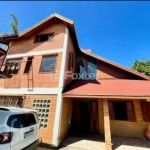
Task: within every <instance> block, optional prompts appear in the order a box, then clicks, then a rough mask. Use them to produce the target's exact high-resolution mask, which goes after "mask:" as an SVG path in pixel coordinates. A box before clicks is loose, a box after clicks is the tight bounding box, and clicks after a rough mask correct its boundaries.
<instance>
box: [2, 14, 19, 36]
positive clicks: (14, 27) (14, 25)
mask: <svg viewBox="0 0 150 150" xmlns="http://www.w3.org/2000/svg"><path fill="white" fill-rule="evenodd" d="M10 16H11V17H12V19H13V22H9V25H10V27H11V28H12V32H13V33H12V34H19V22H18V19H17V17H16V16H15V15H14V14H12V13H10ZM7 35H9V34H8V33H2V36H7Z"/></svg>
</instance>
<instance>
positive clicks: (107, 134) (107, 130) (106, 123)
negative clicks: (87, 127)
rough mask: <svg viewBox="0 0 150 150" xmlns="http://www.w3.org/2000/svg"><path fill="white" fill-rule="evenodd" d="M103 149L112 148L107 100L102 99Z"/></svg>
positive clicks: (110, 149) (108, 149) (109, 149)
mask: <svg viewBox="0 0 150 150" xmlns="http://www.w3.org/2000/svg"><path fill="white" fill-rule="evenodd" d="M103 111H104V132H105V150H112V144H111V131H110V119H109V110H108V100H107V99H104V100H103Z"/></svg>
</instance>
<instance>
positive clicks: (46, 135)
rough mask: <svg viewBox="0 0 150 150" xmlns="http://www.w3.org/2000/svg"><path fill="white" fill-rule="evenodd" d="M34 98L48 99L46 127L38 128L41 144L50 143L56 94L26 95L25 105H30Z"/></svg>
mask: <svg viewBox="0 0 150 150" xmlns="http://www.w3.org/2000/svg"><path fill="white" fill-rule="evenodd" d="M34 100H50V108H49V117H48V126H47V128H40V138H41V139H42V144H50V145H51V144H52V137H53V129H54V120H55V112H56V102H57V95H26V99H25V103H24V106H25V107H31V108H32V104H33V101H34Z"/></svg>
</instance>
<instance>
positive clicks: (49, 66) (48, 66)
mask: <svg viewBox="0 0 150 150" xmlns="http://www.w3.org/2000/svg"><path fill="white" fill-rule="evenodd" d="M55 63H56V56H44V57H43V59H42V63H41V68H40V72H54V71H55Z"/></svg>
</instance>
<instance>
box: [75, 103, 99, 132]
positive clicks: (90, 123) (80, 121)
mask: <svg viewBox="0 0 150 150" xmlns="http://www.w3.org/2000/svg"><path fill="white" fill-rule="evenodd" d="M98 120H99V118H98V103H97V101H96V100H89V101H80V100H74V102H73V113H72V130H73V132H94V133H98Z"/></svg>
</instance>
